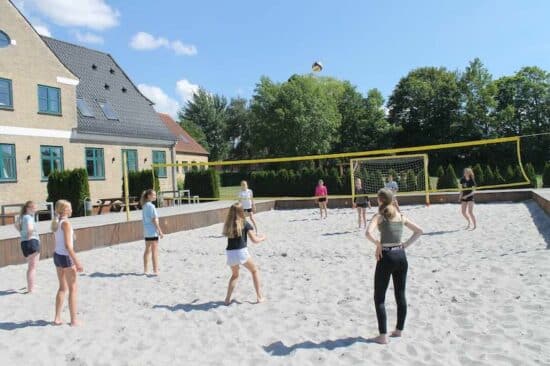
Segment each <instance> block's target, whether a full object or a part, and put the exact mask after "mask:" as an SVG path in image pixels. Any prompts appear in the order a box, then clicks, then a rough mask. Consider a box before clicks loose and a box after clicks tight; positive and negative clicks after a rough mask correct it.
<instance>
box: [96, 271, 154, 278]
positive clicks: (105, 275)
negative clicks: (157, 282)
mask: <svg viewBox="0 0 550 366" xmlns="http://www.w3.org/2000/svg"><path fill="white" fill-rule="evenodd" d="M132 276H134V277H142V276H145V274H143V273H137V272H128V273H103V272H94V273H90V274H89V275H88V277H91V278H117V277H132Z"/></svg>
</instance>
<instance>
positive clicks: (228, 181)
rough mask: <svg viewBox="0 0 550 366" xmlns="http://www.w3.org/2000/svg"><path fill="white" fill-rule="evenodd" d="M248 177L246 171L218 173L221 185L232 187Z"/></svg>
mask: <svg viewBox="0 0 550 366" xmlns="http://www.w3.org/2000/svg"><path fill="white" fill-rule="evenodd" d="M249 179H250V173H248V172H236V173H235V172H223V173H220V182H221V186H222V187H232V186H238V185H240V184H241V181H243V180H246V181H248V180H249Z"/></svg>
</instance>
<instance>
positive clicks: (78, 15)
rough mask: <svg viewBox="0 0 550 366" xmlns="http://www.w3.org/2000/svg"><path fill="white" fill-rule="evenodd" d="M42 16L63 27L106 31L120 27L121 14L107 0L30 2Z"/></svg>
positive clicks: (46, 0)
mask: <svg viewBox="0 0 550 366" xmlns="http://www.w3.org/2000/svg"><path fill="white" fill-rule="evenodd" d="M28 1H29V2H31V3H32V5H33V7H34V8H35V9H36V10H38V11H39V12H40V13H41V14H42V15H45V16H47V17H48V18H50V19H51V20H52V21H53V22H54V23H56V24H58V25H61V26H72V27H87V28H91V29H95V30H104V29H107V28H112V27H115V26H117V25H118V18H119V16H120V13H119V12H118V11H117V10H115V9H113V8H111V7H110V6H109V5H107V4H106V3H105V0H78V1H75V0H28Z"/></svg>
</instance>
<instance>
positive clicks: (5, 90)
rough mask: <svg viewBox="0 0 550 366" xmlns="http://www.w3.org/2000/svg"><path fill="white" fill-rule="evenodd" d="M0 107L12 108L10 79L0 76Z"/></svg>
mask: <svg viewBox="0 0 550 366" xmlns="http://www.w3.org/2000/svg"><path fill="white" fill-rule="evenodd" d="M0 109H13V94H12V90H11V80H10V79H3V78H0Z"/></svg>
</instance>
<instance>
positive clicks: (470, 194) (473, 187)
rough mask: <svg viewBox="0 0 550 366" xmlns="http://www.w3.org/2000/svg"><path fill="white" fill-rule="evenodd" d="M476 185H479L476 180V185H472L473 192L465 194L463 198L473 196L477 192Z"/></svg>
mask: <svg viewBox="0 0 550 366" xmlns="http://www.w3.org/2000/svg"><path fill="white" fill-rule="evenodd" d="M476 186H477V184H476V182H475V181H474V185H473V186H472V187H470V189H471V190H472V192H471V193H469V194H467V195H465V196H463V197H462V198H468V197H472V196H473V195H474V194H475V190H476Z"/></svg>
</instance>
